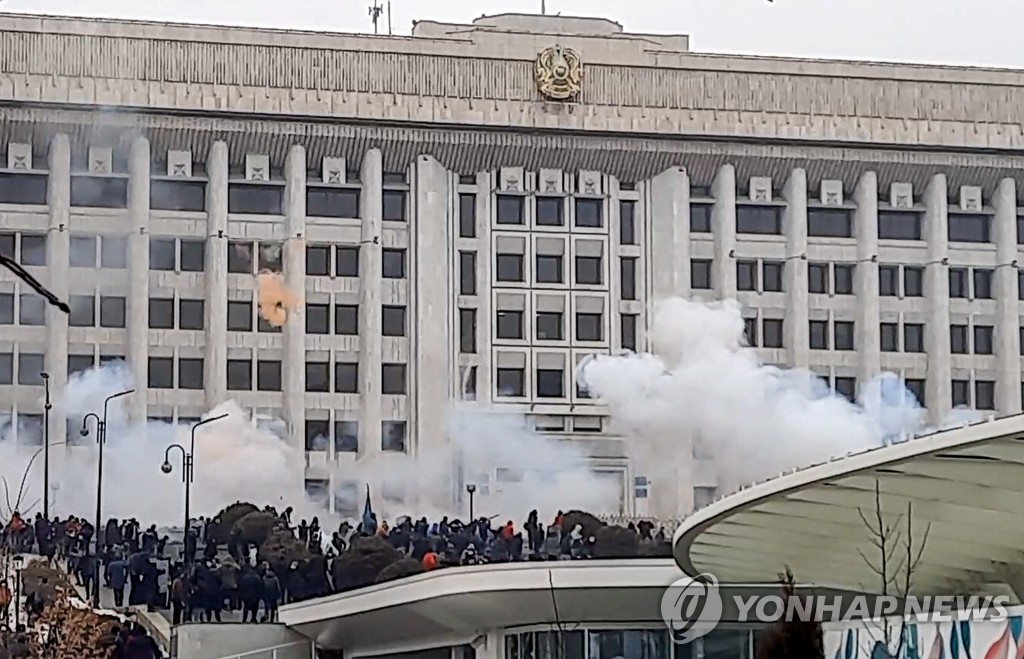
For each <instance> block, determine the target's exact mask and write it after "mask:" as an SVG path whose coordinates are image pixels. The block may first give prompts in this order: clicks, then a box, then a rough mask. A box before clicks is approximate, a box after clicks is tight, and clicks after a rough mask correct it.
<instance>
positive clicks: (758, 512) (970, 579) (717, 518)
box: [675, 415, 1024, 595]
mask: <svg viewBox="0 0 1024 659" xmlns="http://www.w3.org/2000/svg"><path fill="white" fill-rule="evenodd" d="M1022 476H1024V415H1016V416H1012V417H1006V418H1002V419H998V420H993V421H987V422H983V423H978V424H974V425H971V426H967V427H964V428H960V429H956V430H950V431H945V432H939V433H935V434H933V435H930V436H926V437H921V438H918V439H916V440H914V441H910V442H906V443H902V444H897V445H893V446H889V447H886V448H881V449H876V450H872V451H867V452H864V453H861V454H857V455H851V456H848V457H845V458H841V459H838V460H834V461H832V462H828V463H825V464H820V465H817V466H814V467H810V468H808V469H803V470H800V471H796V472H793V473H790V474H786V475H783V476H781V477H779V478H775V479H773V480H770V481H766V482H763V483H759V484H757V485H754V486H752V487H749V488H747V489H744V490H741V491H739V492H737V493H735V494H732V495H730V496H727V497H725V498H723V499H720V500H718V501H716V502H714V503H712V504H711V505H709V506H707V507H706V508H702V509H701V510H698V511H697V512H696V513H694V514H693V515H692V516H691V517H690V518H688V519H686V520H685V521H684V522H683V523H682V524H680V526H679V528H678V530H677V531H676V536H675V556H676V559H677V561H678V562H679V565H680V566H681V567H682V568H683V570H684V571H685V572H687V573H691V574H695V573H700V572H710V573H712V574H714V575H715V576H716V577H718V578H719V579H720V580H722V581H747V580H749V581H764V580H768V579H772V578H773V577H775V575H776V574H777V573H778V572H780V571H782V570H783V569H784V568H785V567H786V566H789V567H791V568H792V569H793V571H794V573H795V574H796V577H797V579H799V580H800V581H802V582H812V583H815V584H819V585H822V586H831V587H836V588H846V589H854V590H866V591H870V592H879V591H880V585H881V581H882V580H881V578H880V576H879V574H878V571H877V570H876V569H874V568H872V567H871V566H869V564H868V561H869V560H870V562H871V563H873V564H874V565H875V566H876V567H877V565H878V564H879V555H880V552H879V549H878V548H877V547H876V546H874V545H873V542H872V541H873V537H872V536H873V534H872V531H871V530H870V529H871V528H872V527H874V528H878V525H877V522H876V519H877V516H876V510H878V509H879V508H880V509H881V510H882V512H883V519H884V520H885V522H884V525H883V526H884V527H889V528H893V527H895V528H896V529H898V530H896V531H892V532H891V533H889V534H888V536H887V537H888V539H889V542H888V543H887V544H888V545H889V546H890V547H892V546H893V543H894V542H895V544H897V545H900V546H903V545H904V544H905V542H904V540H903V539H902V538H905V537H907V532H906V520H907V518H908V516H907V510H908V505H909V506H910V510H911V513H912V514H911V515H910V516H909V519H910V520H911V525H912V526H911V532H910V536H911V537H913V538H914V545H915V547H919V546H920V545H921V542H922V539H923V538H924V537H925V534H926V533H927V541H926V542H925V543H924V549H923V553H922V554H921V558H920V561H919V562H918V563H917V569H916V570H915V571H914V574H913V577H912V586H911V591H912V592H914V593H917V594H939V593H944V594H958V593H962V592H965V591H967V592H983V591H984V592H992V591H999V592H1006V591H1007V590H1008V588H1007V586H1009V587H1010V589H1012V590H1013V591H1016V592H1017V593H1018V595H1024V592H1022V590H1024V589H1022V588H1020V584H1017V585H1016V587H1014V584H1013V583H1011V582H1012V581H1013V578H1012V577H1011V576H1010V574H1009V573H1012V572H1014V571H1016V572H1020V569H1021V567H1024V552H1022V550H1021V549H1022V547H1024V525H1022V524H1021V523H1020V519H1021V511H1022V509H1024V478H1022ZM876 483H877V488H878V493H879V494H878V501H879V502H880V506H876V504H875V501H876ZM866 522H867V523H866ZM869 525H870V526H869ZM897 536H899V537H897ZM914 551H915V553H916V551H917V549H916V548H915V550H914ZM904 555H905V550H899V551H896V552H895V553H894V554H892V556H893V558H890V564H892V563H896V564H899V563H901V562H903V563H905V561H904V560H903V556H904ZM887 571H888V573H889V574H890V575H892V576H893V577H895V576H897V575H896V574H894V572H896V570H895V569H889V570H887ZM900 574H902V572H901V573H900ZM900 581H901V582H902V578H901V579H900ZM950 589H953V590H952V592H951V591H950ZM890 592H891V591H890Z"/></svg>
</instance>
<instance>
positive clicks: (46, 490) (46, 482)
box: [40, 373, 53, 520]
mask: <svg viewBox="0 0 1024 659" xmlns="http://www.w3.org/2000/svg"><path fill="white" fill-rule="evenodd" d="M40 375H41V376H42V377H43V391H44V393H45V396H46V397H45V399H44V401H43V517H45V518H46V519H47V520H49V519H50V408H52V407H53V405H51V404H50V374H49V373H40Z"/></svg>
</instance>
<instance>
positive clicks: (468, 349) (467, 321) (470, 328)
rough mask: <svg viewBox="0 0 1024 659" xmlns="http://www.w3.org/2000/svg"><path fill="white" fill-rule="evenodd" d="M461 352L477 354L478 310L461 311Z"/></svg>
mask: <svg viewBox="0 0 1024 659" xmlns="http://www.w3.org/2000/svg"><path fill="white" fill-rule="evenodd" d="M459 352H462V353H465V354H467V355H472V354H475V353H476V309H459Z"/></svg>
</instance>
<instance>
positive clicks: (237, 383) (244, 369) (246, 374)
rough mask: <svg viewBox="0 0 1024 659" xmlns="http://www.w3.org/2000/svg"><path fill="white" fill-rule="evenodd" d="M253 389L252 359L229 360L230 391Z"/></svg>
mask: <svg viewBox="0 0 1024 659" xmlns="http://www.w3.org/2000/svg"><path fill="white" fill-rule="evenodd" d="M251 390H252V361H251V360H249V359H229V360H228V391H251Z"/></svg>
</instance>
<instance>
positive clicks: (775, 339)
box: [761, 318, 783, 348]
mask: <svg viewBox="0 0 1024 659" xmlns="http://www.w3.org/2000/svg"><path fill="white" fill-rule="evenodd" d="M782 337H783V334H782V320H781V319H779V318H765V319H764V320H762V321H761V347H762V348H781V347H782V344H783V342H782Z"/></svg>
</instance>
